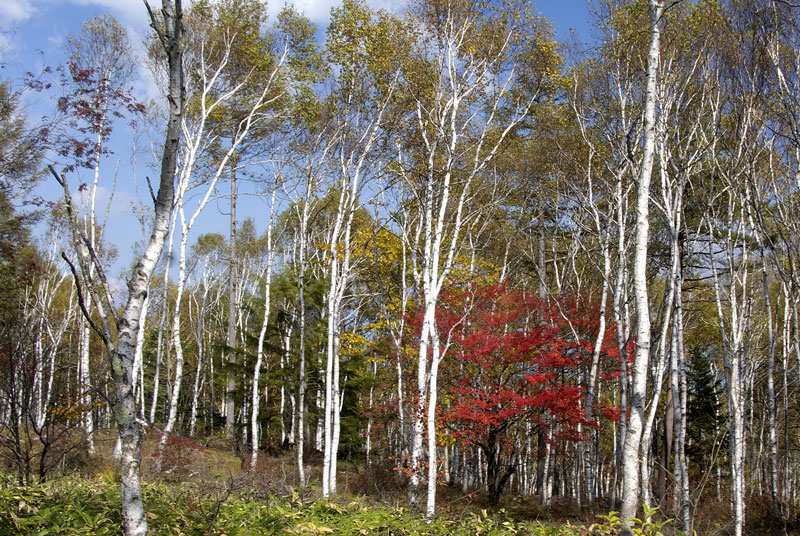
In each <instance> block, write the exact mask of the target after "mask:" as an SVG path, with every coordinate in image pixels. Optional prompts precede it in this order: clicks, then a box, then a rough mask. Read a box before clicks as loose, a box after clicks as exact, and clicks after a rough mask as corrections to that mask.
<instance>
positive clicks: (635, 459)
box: [620, 0, 664, 535]
mask: <svg viewBox="0 0 800 536" xmlns="http://www.w3.org/2000/svg"><path fill="white" fill-rule="evenodd" d="M648 7H649V11H650V50H649V52H648V56H647V87H646V94H645V112H644V150H643V155H642V168H641V172H640V174H639V184H638V188H637V200H636V246H635V250H634V261H633V287H634V295H635V297H636V359H635V361H634V365H633V383H632V391H631V404H630V411H631V414H630V419H629V420H628V430H627V433H626V435H625V447H624V451H623V470H622V471H623V474H622V477H623V492H622V508H621V512H620V517H621V518H622V519H623V521H624V522H625V523H626V524H625V528H624V529H623V534H626V535H627V534H632V531H631V527H632V523H630V522H627V520H628V519H629V518H631V517H634V516H635V515H636V509H637V507H638V505H639V494H640V491H641V482H640V480H639V444H640V441H641V436H642V426H643V424H644V423H643V421H644V403H645V398H646V396H647V369H648V361H649V358H650V303H649V299H648V292H647V246H648V241H649V230H650V222H649V204H650V177H651V175H652V171H653V159H654V147H655V116H656V81H657V77H658V64H659V49H660V40H661V30H660V24H661V21H660V19H661V15H662V13H663V10H664V8H663V2H662V1H660V0H648Z"/></svg>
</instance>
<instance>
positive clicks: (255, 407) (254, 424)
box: [250, 188, 283, 471]
mask: <svg viewBox="0 0 800 536" xmlns="http://www.w3.org/2000/svg"><path fill="white" fill-rule="evenodd" d="M276 191H277V188H273V190H272V197H271V198H270V205H269V223H268V224H267V266H266V270H265V273H264V318H263V320H262V321H261V329H260V330H259V332H258V344H257V347H256V364H255V368H254V369H253V395H252V400H251V404H252V410H251V420H250V440H251V443H252V444H253V449H252V452H251V454H250V470H251V471H255V468H256V463H257V462H258V412H259V402H260V400H261V397H260V391H259V385H258V381H259V376H260V374H261V364H262V363H263V360H264V339H265V337H266V334H267V324H268V323H269V313H270V297H271V293H270V291H271V284H272V259H273V254H272V221H273V214H274V211H275V193H276ZM281 420H283V415H281Z"/></svg>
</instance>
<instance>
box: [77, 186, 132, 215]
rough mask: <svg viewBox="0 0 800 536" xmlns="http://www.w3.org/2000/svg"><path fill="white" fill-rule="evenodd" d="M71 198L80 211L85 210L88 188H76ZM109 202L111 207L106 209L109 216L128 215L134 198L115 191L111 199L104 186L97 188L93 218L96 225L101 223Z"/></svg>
mask: <svg viewBox="0 0 800 536" xmlns="http://www.w3.org/2000/svg"><path fill="white" fill-rule="evenodd" d="M72 197H73V199H74V201H75V203H76V204H77V205H78V206H79V207H80V208H81V209H82V210H86V208H87V207H88V204H89V201H90V199H89V187H85V188H82V189H81V188H76V189H75V191H73V192H72ZM109 201H110V202H111V207H110V208H108V214H109V216H116V215H118V214H128V213H130V211H131V204H132V203H133V202H134V201H135V199H134V197H133V196H132V195H131V194H129V193H128V192H125V191H122V190H119V189H117V191H116V192H114V197H113V198H111V190H109V189H108V188H106V187H105V186H102V185H98V186H97V197H96V199H95V217H96V219H97V222H98V223H102V220H103V218H104V217H105V213H106V209H107V207H108V203H109Z"/></svg>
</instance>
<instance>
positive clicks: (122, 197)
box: [0, 0, 590, 274]
mask: <svg viewBox="0 0 800 536" xmlns="http://www.w3.org/2000/svg"><path fill="white" fill-rule="evenodd" d="M184 1H186V0H184ZM150 3H151V6H152V7H153V8H154V9H157V8H158V7H160V0H151V2H150ZM293 3H294V4H295V6H297V7H298V8H299V9H300V10H301V11H302V12H304V13H305V14H306V15H307V16H308V17H309V18H310V19H311V20H312V21H313V22H314V23H315V24H317V25H318V26H320V27H324V26H326V25H327V22H328V17H329V14H330V8H331V7H332V6H334V5H337V4H338V3H339V0H297V1H295V2H293ZM368 3H369V4H370V5H371V6H372V7H375V8H384V9H389V10H399V9H401V8H402V6H403V3H402V2H393V1H391V0H368ZM283 4H284V3H283V2H282V1H281V2H275V3H274V4H272V5H270V6H269V9H270V12H271V13H274V12H276V11H277V10H278V9H279V8H280V7H281V6H282V5H283ZM534 7H535V9H537V10H538V11H540V12H541V13H542V14H543V15H545V16H546V17H547V18H548V19H550V20H551V21H552V22H553V26H554V28H555V30H556V36H557V38H558V39H559V40H560V41H561V40H567V39H569V36H570V30H571V29H574V30H576V31H577V33H578V35H579V37H580V38H582V39H584V40H585V39H587V38H588V25H589V19H590V15H589V6H588V4H587V1H586V0H560V1H559V0H541V1H539V2H536V3H534ZM106 12H107V13H110V14H112V15H113V16H114V17H115V18H116V19H117V20H118V21H119V22H120V23H121V24H123V25H124V26H125V27H126V28H127V29H128V32H129V35H130V38H131V42H132V45H133V48H134V54H137V55H139V56H141V45H140V43H141V42H142V38H143V36H145V35H146V34H147V32H148V27H147V24H148V19H147V12H146V10H145V7H144V3H143V1H142V0H0V63H1V64H2V66H3V67H2V70H0V79H8V78H11V79H12V80H15V81H17V82H19V80H20V78H21V77H22V75H23V74H24V73H25V72H26V71H31V72H38V71H40V70H41V69H42V68H43V67H44V66H45V65H50V66H56V65H59V64H60V63H61V62H62V61H63V59H64V52H63V50H64V43H65V41H66V39H67V37H68V36H69V35H75V34H78V33H79V32H80V24H81V22H82V21H84V20H87V19H89V18H91V17H92V16H93V15H96V14H101V13H106ZM145 70H146V69H145V68H144V67H143V68H142V71H143V72H142V75H141V76H140V77H139V80H138V82H137V83H136V86H135V88H134V91H135V93H136V94H137V97H138V98H139V99H140V100H141V101H143V102H147V101H148V100H150V99H151V98H156V99H157V98H158V91H157V89H156V86H155V84H153V83H152V81H151V80H150V77H149V75H148V74H147V73H146V72H144V71H145ZM53 103H54V101H53V100H52V97H46V96H42V95H32V94H29V95H27V96H26V99H25V101H24V104H25V106H26V109H27V112H28V113H29V115H30V116H31V117H32V118H37V117H41V116H42V115H46V114H49V113H51V111H52V107H53ZM114 136H115V137H114V139H113V140H112V147H113V149H114V152H115V153H116V154H115V155H113V156H112V157H111V158H109V159H108V161H106V162H105V163H104V164H103V168H104V170H105V175H106V176H105V177H104V179H103V180H101V183H102V186H101V189H100V191H99V192H98V201H99V202H98V211H99V212H100V213H102V212H103V211H105V206H106V205H107V203H108V199H109V197H110V196H109V193H110V191H111V188H112V181H111V180H110V179H109V178H108V176H110V175H113V173H114V170H115V169H116V168H117V161H118V160H119V173H118V177H117V184H116V193H115V195H114V198H113V201H112V202H111V206H110V210H109V223H108V228H107V232H106V239H107V240H108V241H110V242H112V243H114V244H115V245H116V247H117V248H118V250H119V253H120V258H119V261H118V262H117V263H116V266H114V267H113V268H112V270H111V272H112V274H116V273H118V272H119V270H120V269H121V267H122V266H124V265H127V264H128V262H129V260H130V250H131V247H132V245H133V244H134V243H135V242H136V241H137V240H141V239H142V233H141V231H140V230H139V225H138V223H137V220H136V218H135V217H134V216H133V215H132V209H131V207H132V206H135V205H137V204H138V200H137V199H138V198H137V194H136V185H137V184H138V190H139V192H141V193H143V194H144V193H145V192H146V186H143V184H144V177H145V176H150V177H157V175H158V174H157V172H156V171H155V170H154V169H148V163H150V162H151V161H152V159H151V158H150V157H149V156H148V153H149V151H150V149H149V147H148V144H149V142H148V141H147V139H146V137H143V136H139V137H138V138H137V142H136V143H137V148H138V150H139V153H138V155H137V157H136V159H135V161H134V160H133V159H132V158H131V153H132V147H133V138H134V136H133V135H132V133H130V132H125V131H124V130H122V129H120V130H118V132H116V133H115V134H114ZM88 179H89V177H88V176H83V177H72V179H71V181H72V185H73V188H76V187H77V185H78V184H79V183H80V182H86V181H87V180H88ZM37 194H38V195H41V196H42V197H44V198H46V199H49V200H57V199H58V197H59V191H58V186H57V184H55V181H54V180H53V179H52V178H48V177H46V178H45V179H44V181H43V183H42V184H41V185H40V186H39V188H38V190H37ZM225 211H226V208H225V203H223V202H220V203H218V204H216V205H214V204H211V205H209V206H208V207H207V208H206V211H205V212H204V214H203V216H202V218H201V221H199V222H198V225H197V226H196V232H197V233H201V232H212V231H218V232H222V233H223V234H227V231H226V230H227V221H226V220H227V217H226V216H225V214H224V213H225ZM266 211H267V204H266V201H264V200H260V199H256V198H250V199H243V200H242V201H241V203H240V209H239V214H242V215H245V216H247V215H251V216H254V217H255V218H256V220H257V225H258V226H259V228H261V227H262V225H263V220H264V219H265V217H266V216H264V217H263V218H261V219H262V221H261V222H259V221H258V220H259V215H265V213H266Z"/></svg>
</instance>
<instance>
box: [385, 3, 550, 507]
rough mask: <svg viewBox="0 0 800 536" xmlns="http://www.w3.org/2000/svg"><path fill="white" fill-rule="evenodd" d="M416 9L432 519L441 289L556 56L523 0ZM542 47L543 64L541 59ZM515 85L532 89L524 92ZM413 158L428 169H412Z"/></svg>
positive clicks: (423, 351)
mask: <svg viewBox="0 0 800 536" xmlns="http://www.w3.org/2000/svg"><path fill="white" fill-rule="evenodd" d="M515 8H516V9H515ZM412 14H413V17H414V24H415V26H417V27H418V28H420V29H422V30H423V33H422V34H421V35H420V37H421V38H422V37H424V38H425V39H426V40H427V42H428V44H427V45H423V46H420V47H419V48H416V49H414V51H413V53H412V61H414V62H418V63H419V64H421V65H426V66H427V67H426V68H427V69H429V71H428V72H426V73H425V76H424V77H419V78H418V77H417V76H418V75H421V74H423V73H415V72H414V71H410V70H409V71H407V72H406V73H404V75H405V76H406V77H407V80H408V81H409V82H410V84H411V86H410V88H409V94H410V96H411V102H410V105H411V107H412V110H413V112H412V113H413V114H414V116H413V117H414V119H415V121H416V125H415V130H414V136H415V140H414V143H415V144H417V147H419V150H420V153H419V154H414V153H412V152H411V151H408V150H407V149H404V148H403V147H402V146H401V147H400V149H399V154H398V161H399V170H400V173H401V177H402V179H403V181H404V184H405V186H406V187H407V188H409V190H410V191H412V192H418V194H417V196H416V199H415V202H416V203H417V204H418V207H419V218H418V220H417V221H416V225H418V226H419V228H418V230H417V231H415V232H414V234H413V235H412V236H414V237H415V242H414V243H412V244H410V248H411V249H412V251H413V255H415V261H416V265H415V274H414V277H415V280H416V283H417V285H418V286H419V288H421V295H422V300H423V304H424V305H423V307H424V315H423V322H422V326H421V330H420V335H419V348H418V350H419V351H418V355H417V360H418V363H417V386H416V393H415V397H416V404H415V408H414V432H413V443H412V449H411V460H410V463H411V471H412V474H411V477H410V481H409V501H410V502H411V503H412V504H416V503H417V502H418V500H419V495H418V488H419V485H420V476H421V475H420V473H421V471H420V465H421V460H422V456H423V439H424V430H425V426H426V425H427V430H428V440H427V451H428V498H427V506H426V516H427V517H429V518H430V517H432V516H433V515H434V513H435V506H436V481H437V479H436V475H437V472H438V459H437V453H436V426H435V415H436V406H437V394H438V393H437V390H438V387H437V378H438V368H439V364H440V363H441V360H442V359H443V357H444V356H445V354H446V352H447V338H446V334H445V337H444V338H442V337H441V336H440V333H439V331H438V328H437V326H436V310H437V301H438V297H439V293H440V292H441V289H442V286H443V285H444V283H445V281H446V279H447V277H448V275H449V273H450V272H451V270H452V269H453V266H454V262H455V259H456V254H457V253H458V251H459V250H460V249H461V245H462V244H461V240H462V237H463V235H464V232H465V229H466V227H467V226H469V225H471V224H472V223H474V217H475V216H477V215H478V214H480V211H477V212H474V211H473V210H470V207H469V206H468V204H469V201H470V199H472V197H473V196H474V195H475V191H474V184H476V183H477V182H478V181H479V180H480V178H479V177H480V175H481V173H482V172H483V171H484V170H486V168H487V166H488V165H489V163H490V162H491V161H492V159H493V158H494V156H495V155H496V153H497V151H498V150H499V149H500V147H501V145H502V144H503V142H504V140H505V138H506V136H507V135H508V134H509V132H511V131H512V129H514V127H515V126H516V125H517V124H519V122H520V121H521V120H522V119H523V118H524V117H525V116H526V115H527V113H528V112H529V110H530V107H531V105H532V104H533V102H534V101H535V100H536V98H537V97H538V95H539V92H540V90H541V89H542V86H543V84H544V83H545V81H546V78H547V76H548V75H549V74H551V72H552V71H550V69H552V66H553V65H554V64H555V61H556V60H555V53H554V51H553V49H552V48H551V46H550V42H549V41H548V34H547V32H546V30H543V29H542V27H541V21H540V20H539V19H537V18H536V17H533V16H531V15H530V14H529V13H528V12H527V11H526V9H525V8H524V7H523V6H515V7H511V6H503V8H502V9H497V10H494V9H493V8H492V7H491V6H489V5H488V4H487V5H484V4H482V3H480V2H453V1H447V2H431V3H420V4H418V5H416V6H415V7H414V9H413V10H412ZM518 15H521V16H518ZM490 28H491V30H490ZM523 35H524V36H525V37H526V38H530V39H531V40H532V42H529V43H526V44H525V45H523V44H522V43H520V42H519V41H517V39H519V38H521V36H523ZM428 36H429V37H428ZM534 50H535V51H536V53H538V56H537V60H539V61H541V63H538V64H535V63H533V58H534V54H533V51H534ZM526 53H529V54H530V55H526ZM526 61H527V62H528V63H526ZM526 71H527V72H526ZM515 88H524V90H523V91H521V92H515V91H513V89H515ZM412 159H414V160H413V161H415V162H418V164H419V167H420V169H419V170H417V171H415V172H414V173H413V174H412V172H411V167H410V164H411V163H412ZM429 352H430V353H431V355H430V356H429ZM429 361H430V363H429Z"/></svg>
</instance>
